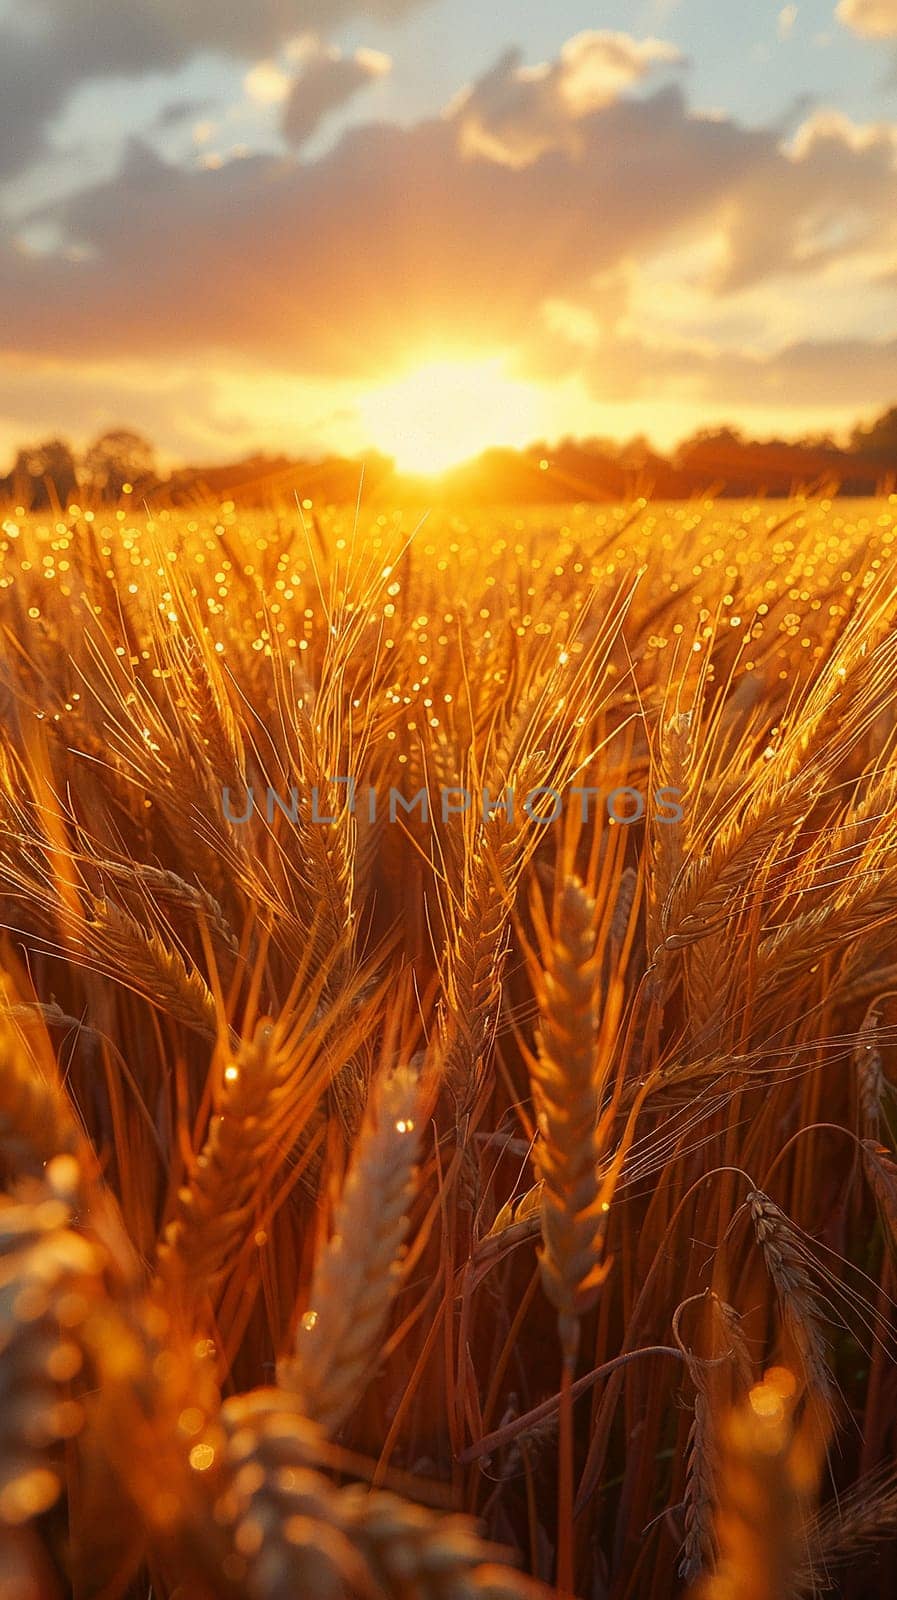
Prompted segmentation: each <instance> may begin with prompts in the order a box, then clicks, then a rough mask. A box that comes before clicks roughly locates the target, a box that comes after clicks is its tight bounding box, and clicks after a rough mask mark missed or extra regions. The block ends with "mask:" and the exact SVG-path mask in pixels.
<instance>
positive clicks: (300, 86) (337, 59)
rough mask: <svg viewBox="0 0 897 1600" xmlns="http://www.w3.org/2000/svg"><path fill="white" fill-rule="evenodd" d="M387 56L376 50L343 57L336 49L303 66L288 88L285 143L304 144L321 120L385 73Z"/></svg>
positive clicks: (390, 63) (284, 121) (285, 113)
mask: <svg viewBox="0 0 897 1600" xmlns="http://www.w3.org/2000/svg"><path fill="white" fill-rule="evenodd" d="M391 67H392V62H391V61H390V59H389V56H387V55H384V54H383V53H382V52H381V51H379V50H364V49H362V50H356V51H355V54H354V55H352V56H343V55H342V54H341V52H340V51H339V50H337V49H336V48H331V49H329V50H319V51H318V52H317V53H316V54H315V55H313V56H311V58H310V59H309V58H308V56H306V63H305V65H304V68H303V70H302V72H301V74H300V76H299V77H298V78H297V79H296V80H295V82H294V83H293V86H292V90H291V92H290V95H289V99H288V101H287V104H286V107H285V110H284V118H283V134H284V137H285V139H286V140H287V142H288V143H289V144H291V145H294V146H296V147H298V146H299V145H302V144H304V143H305V141H306V140H307V139H308V138H309V137H310V135H311V134H312V133H313V132H314V131H315V129H316V128H317V126H318V124H319V123H320V122H321V121H323V119H324V117H326V116H327V114H328V113H329V112H331V111H335V110H336V109H337V107H339V106H341V105H344V104H345V102H346V101H347V100H350V99H351V98H352V96H353V95H355V94H357V93H358V92H359V90H361V89H365V88H367V86H368V85H369V84H370V83H373V82H375V81H376V80H377V79H378V78H382V77H383V76H384V74H386V73H388V72H389V71H390V69H391Z"/></svg>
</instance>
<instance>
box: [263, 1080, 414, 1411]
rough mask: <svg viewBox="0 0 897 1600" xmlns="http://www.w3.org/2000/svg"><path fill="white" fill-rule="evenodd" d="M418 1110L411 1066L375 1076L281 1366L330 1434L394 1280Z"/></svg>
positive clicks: (353, 1397) (364, 1370)
mask: <svg viewBox="0 0 897 1600" xmlns="http://www.w3.org/2000/svg"><path fill="white" fill-rule="evenodd" d="M420 1116H421V1112H420V1093H419V1088H418V1078H417V1073H416V1072H415V1071H414V1069H413V1068H412V1067H410V1066H402V1067H399V1068H398V1069H397V1070H396V1071H394V1072H392V1073H390V1074H388V1075H387V1076H385V1077H382V1078H380V1079H379V1080H378V1081H377V1082H376V1084H375V1086H374V1090H373V1093H372V1096H371V1100H370V1102H369V1106H368V1111H367V1113H366V1115H365V1118H364V1122H363V1124H362V1127H361V1131H360V1133H359V1136H358V1139H357V1141H356V1144H355V1148H354V1151H353V1155H352V1159H351V1161H350V1164H349V1170H348V1173H347V1175H346V1180H345V1183H344V1185H343V1191H342V1194H341V1196H340V1200H339V1204H338V1206H337V1210H336V1216H335V1219H334V1230H333V1233H332V1235H331V1237H330V1239H329V1240H328V1241H327V1243H326V1244H325V1245H324V1247H323V1249H322V1250H321V1251H320V1253H319V1255H318V1258H317V1260H316V1262H315V1266H314V1271H313V1274H312V1281H311V1288H310V1291H309V1298H308V1308H307V1310H306V1311H305V1313H304V1315H303V1317H302V1319H301V1321H300V1324H299V1329H298V1334H297V1338H296V1345H295V1352H294V1355H293V1358H292V1359H291V1360H289V1361H286V1362H284V1363H283V1364H282V1368H281V1381H282V1382H283V1383H284V1385H285V1386H286V1387H287V1388H291V1389H293V1390H295V1391H296V1392H297V1393H298V1394H300V1395H301V1397H302V1401H303V1406H304V1409H305V1411H306V1414H307V1415H308V1416H309V1417H311V1418H312V1419H313V1420H314V1421H316V1422H318V1423H320V1425H321V1426H322V1427H323V1428H324V1430H325V1431H326V1432H327V1433H330V1434H332V1433H333V1432H334V1431H335V1430H336V1429H337V1428H339V1426H340V1425H341V1423H342V1422H344V1421H345V1419H346V1417H347V1416H348V1415H349V1413H350V1411H351V1410H352V1407H353V1406H354V1405H355V1403H356V1402H357V1400H358V1398H359V1396H360V1393H361V1391H362V1388H363V1385H364V1380H365V1378H366V1376H367V1374H368V1371H369V1369H370V1366H371V1362H372V1361H373V1359H374V1358H375V1355H376V1352H377V1349H378V1348H379V1344H380V1339H381V1335H382V1332H383V1328H384V1324H385V1322H386V1319H387V1317H388V1315H389V1308H390V1305H391V1303H392V1299H393V1296H394V1294H395V1291H396V1288H397V1285H398V1280H399V1276H400V1272H401V1256H402V1252H403V1247H404V1241H405V1236H406V1233H407V1231H408V1209H409V1205H410V1202H411V1198H412V1194H413V1192H414V1181H415V1166H414V1163H415V1159H416V1156H417V1151H418V1146H419V1143H420Z"/></svg>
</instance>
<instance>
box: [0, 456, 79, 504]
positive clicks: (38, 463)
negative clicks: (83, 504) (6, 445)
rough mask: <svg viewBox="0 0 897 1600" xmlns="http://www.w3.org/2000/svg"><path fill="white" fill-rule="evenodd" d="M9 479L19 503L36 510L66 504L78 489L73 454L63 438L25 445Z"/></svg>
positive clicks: (17, 457)
mask: <svg viewBox="0 0 897 1600" xmlns="http://www.w3.org/2000/svg"><path fill="white" fill-rule="evenodd" d="M10 482H11V487H12V493H13V497H14V499H15V500H16V502H17V504H19V505H24V506H26V507H31V508H34V509H36V510H39V509H43V508H45V507H47V506H53V505H59V506H62V507H64V506H67V505H68V503H69V501H70V500H72V499H74V498H75V497H76V495H77V492H78V474H77V470H76V467H75V458H74V456H73V455H72V452H71V450H70V449H69V446H68V445H67V444H66V443H65V441H64V440H63V439H45V440H44V441H43V443H41V444H33V445H28V446H26V448H25V449H24V450H20V451H19V453H18V455H17V456H16V460H15V465H14V466H13V469H12V474H11V479H10Z"/></svg>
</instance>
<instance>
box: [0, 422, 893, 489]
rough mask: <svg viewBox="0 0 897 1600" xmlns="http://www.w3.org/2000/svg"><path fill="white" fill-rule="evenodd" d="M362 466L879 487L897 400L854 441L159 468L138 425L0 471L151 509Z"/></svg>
mask: <svg viewBox="0 0 897 1600" xmlns="http://www.w3.org/2000/svg"><path fill="white" fill-rule="evenodd" d="M362 465H363V467H364V474H365V487H364V493H365V500H366V502H367V503H368V504H371V503H372V502H373V503H378V504H384V505H385V504H391V505H408V504H418V503H420V504H432V503H433V501H434V499H437V498H438V500H439V503H440V504H443V505H444V504H446V503H448V504H451V503H459V504H470V503H476V504H490V505H499V504H505V505H510V504H527V503H532V504H539V503H544V502H551V501H554V502H569V501H578V500H579V501H582V500H597V501H601V500H621V499H622V500H625V499H631V498H633V497H634V496H637V495H641V494H644V495H651V496H654V497H655V498H658V499H667V500H675V499H689V498H691V497H693V496H694V495H697V494H708V493H712V494H718V495H728V496H757V495H791V494H794V493H796V492H798V491H800V490H804V491H808V492H813V491H816V492H822V491H825V492H828V493H832V494H848V495H872V494H877V493H881V492H883V491H885V492H887V491H890V490H892V489H893V488H894V487H895V485H897V406H895V407H892V408H891V409H890V410H888V411H886V412H885V413H884V414H883V415H882V416H880V417H879V418H878V419H877V421H875V422H874V423H872V424H871V425H870V426H868V427H856V428H854V430H853V432H852V434H851V436H850V441H849V443H848V444H847V445H839V444H837V443H836V442H835V440H834V439H832V438H830V437H828V436H825V435H823V436H819V437H814V438H806V439H798V440H785V439H765V440H758V439H749V438H746V437H745V436H744V435H743V434H742V433H740V432H739V431H738V430H737V429H735V428H728V427H724V428H717V429H709V428H708V429H701V430H700V431H699V432H697V433H694V434H692V435H691V436H690V437H689V438H688V439H685V440H684V441H683V442H682V444H680V445H679V446H678V448H677V449H676V450H675V451H673V452H672V453H671V454H670V455H668V456H664V455H661V454H659V453H658V452H657V451H656V450H655V449H653V447H652V445H651V444H650V442H649V441H648V440H647V439H646V438H643V437H639V438H635V439H631V440H630V441H629V442H628V443H626V444H624V445H620V444H617V443H615V442H614V441H613V440H610V439H600V438H588V439H571V438H567V439H564V440H562V441H561V442H560V444H555V445H548V444H544V443H537V444H534V445H531V446H530V447H529V448H528V449H526V450H508V449H490V450H485V451H484V452H483V454H482V455H480V456H478V457H476V459H475V460H472V461H468V462H465V463H464V464H463V465H462V466H458V467H455V468H453V469H452V470H451V471H449V472H447V473H444V474H443V475H442V476H441V477H440V479H439V480H438V488H435V487H434V482H433V480H432V479H431V478H425V477H416V476H413V475H411V474H408V473H400V472H398V471H397V470H396V467H395V465H394V463H393V462H392V461H391V460H390V459H389V457H387V456H383V455H380V454H378V453H377V452H370V453H369V454H367V455H366V456H365V457H364V458H363V462H362V459H361V458H358V459H353V460H347V459H345V458H342V457H331V458H328V459H325V460H317V461H304V460H293V459H290V458H289V457H286V456H277V457H270V456H262V455H256V456H250V457H247V458H246V459H244V460H241V461H237V462H231V463H228V464H226V465H216V466H206V467H203V466H189V467H182V468H179V469H178V470H177V471H175V472H173V473H171V474H169V475H165V476H163V475H161V474H160V473H159V472H158V470H157V466H156V454H155V450H154V448H153V446H152V445H151V444H150V443H149V441H148V440H146V439H144V438H143V437H142V436H141V435H140V434H138V433H135V432H133V431H132V430H130V429H124V428H122V429H116V430H113V431H112V432H109V433H104V434H102V435H101V436H100V438H98V439H96V440H95V441H94V443H93V444H92V445H91V446H90V448H89V449H88V450H86V451H84V452H83V454H81V455H80V456H78V455H76V454H75V453H74V452H73V451H72V449H71V448H70V446H69V445H68V444H66V443H65V442H64V441H63V440H61V439H50V440H46V441H44V442H43V443H41V444H37V445H33V446H29V447H27V448H25V449H22V450H20V451H19V453H18V455H17V457H16V460H15V463H14V465H13V468H12V471H11V472H10V473H9V474H8V476H7V477H6V478H0V499H2V500H5V501H7V502H12V503H13V504H16V505H24V506H25V507H26V508H32V509H44V508H52V507H60V508H63V507H65V506H67V505H69V504H71V503H72V501H74V500H78V501H79V502H83V503H90V504H96V503H103V502H106V503H108V502H117V501H119V500H120V499H121V498H122V497H123V496H128V495H136V496H137V497H139V498H142V499H147V498H148V497H149V498H151V500H152V503H153V505H155V506H160V505H165V504H169V505H180V506H183V505H190V504H200V503H203V502H205V501H207V500H208V499H209V498H210V497H211V498H215V499H218V500H221V499H226V498H230V499H233V500H234V502H235V503H237V504H241V505H269V504H270V505H276V504H282V503H283V501H284V499H285V498H286V499H291V498H292V497H293V496H296V497H297V498H298V499H299V500H310V501H311V502H312V505H315V504H319V505H320V504H333V503H340V502H344V501H352V500H354V499H355V498H356V496H357V494H358V489H359V478H360V474H361V470H362Z"/></svg>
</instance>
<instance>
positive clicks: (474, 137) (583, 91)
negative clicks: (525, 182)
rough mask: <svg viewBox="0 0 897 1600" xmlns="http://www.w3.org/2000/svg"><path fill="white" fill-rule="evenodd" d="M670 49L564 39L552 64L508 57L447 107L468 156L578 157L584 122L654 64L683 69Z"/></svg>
mask: <svg viewBox="0 0 897 1600" xmlns="http://www.w3.org/2000/svg"><path fill="white" fill-rule="evenodd" d="M682 59H683V58H682V56H681V54H680V52H679V51H678V50H677V49H676V47H675V46H674V45H671V44H667V43H665V42H664V41H663V40H661V39H632V38H630V37H629V35H628V34H625V33H607V32H589V33H580V34H577V35H576V37H575V38H573V39H570V40H568V42H567V43H566V44H565V45H564V47H563V49H562V50H561V53H560V56H559V57H558V60H557V61H556V62H554V63H549V62H544V63H543V64H542V65H540V66H536V67H529V66H525V65H524V64H523V58H522V56H521V54H520V52H519V51H514V50H512V51H509V52H508V53H507V54H506V55H505V56H503V57H502V58H501V60H500V61H499V62H498V63H497V65H496V66H495V67H494V68H493V69H492V71H491V72H489V73H487V74H486V76H485V77H483V78H481V79H480V80H479V82H478V83H477V84H475V85H474V86H473V88H472V89H470V90H468V91H467V92H466V93H464V94H463V95H461V96H459V97H458V98H457V100H456V101H455V102H454V104H453V105H452V106H451V107H450V115H453V116H456V117H457V118H458V121H459V126H460V130H461V143H462V149H464V150H465V151H466V152H467V153H468V154H470V155H483V156H488V157H489V158H490V159H491V160H493V161H497V162H501V163H502V164H503V165H505V166H509V167H518V166H526V165H528V164H529V162H531V161H534V160H537V159H538V157H539V156H541V155H543V154H544V153H545V152H546V151H548V150H566V151H568V152H569V153H571V154H581V153H582V150H583V134H582V130H581V128H580V127H579V123H580V121H581V119H583V118H586V117H588V116H590V115H591V114H592V113H594V112H596V111H599V110H601V109H603V108H604V107H606V106H609V105H612V104H613V103H614V101H615V100H617V99H618V97H619V96H620V94H621V93H622V91H623V90H625V89H628V88H630V87H631V86H632V85H633V84H635V83H638V82H640V81H641V80H642V79H643V78H645V77H647V75H648V73H649V72H651V71H652V70H653V68H655V67H657V66H661V65H664V66H669V65H671V64H681V62H682Z"/></svg>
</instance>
